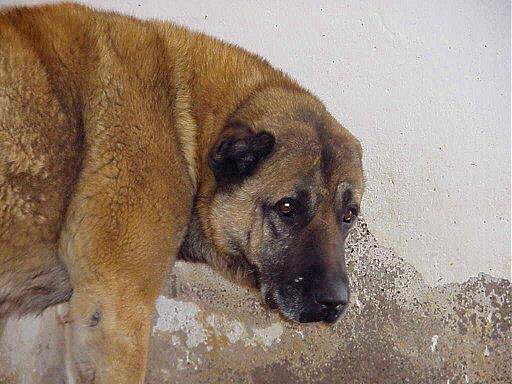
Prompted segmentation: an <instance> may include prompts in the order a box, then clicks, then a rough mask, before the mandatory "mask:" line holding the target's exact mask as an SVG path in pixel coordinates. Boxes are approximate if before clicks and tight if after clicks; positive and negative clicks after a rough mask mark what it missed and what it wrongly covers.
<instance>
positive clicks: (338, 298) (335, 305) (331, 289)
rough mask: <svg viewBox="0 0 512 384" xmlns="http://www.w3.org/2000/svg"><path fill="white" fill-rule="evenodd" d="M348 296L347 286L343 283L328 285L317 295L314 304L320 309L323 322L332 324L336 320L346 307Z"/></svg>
mask: <svg viewBox="0 0 512 384" xmlns="http://www.w3.org/2000/svg"><path fill="white" fill-rule="evenodd" d="M348 296H349V293H348V288H347V285H346V284H345V283H343V282H337V283H335V284H329V285H328V286H327V287H326V288H325V289H324V290H323V291H321V292H319V293H317V295H316V302H317V303H318V304H320V306H321V307H322V312H323V315H324V319H323V320H324V321H325V322H327V323H334V322H335V321H336V320H337V319H338V317H339V316H340V315H341V314H342V313H343V312H344V311H345V309H346V307H347V304H348Z"/></svg>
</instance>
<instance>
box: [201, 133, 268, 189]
mask: <svg viewBox="0 0 512 384" xmlns="http://www.w3.org/2000/svg"><path fill="white" fill-rule="evenodd" d="M274 143H275V139H274V136H273V135H272V134H270V133H268V132H258V133H254V132H253V131H252V130H251V129H250V128H249V127H248V126H246V125H245V124H240V123H236V124H231V125H230V126H229V127H227V128H226V129H225V130H224V132H222V133H221V135H220V137H219V139H218V140H217V143H216V144H215V145H214V146H213V148H212V150H211V151H210V154H209V158H208V161H209V165H210V168H211V169H212V171H213V173H214V175H215V179H216V180H217V183H219V184H229V183H237V182H240V181H241V180H243V179H244V178H245V177H247V176H249V175H250V174H251V173H252V172H253V171H254V170H255V169H256V166H257V165H258V163H259V162H260V161H261V160H263V159H264V158H265V157H266V156H268V154H269V153H270V152H271V151H272V148H273V147H274Z"/></svg>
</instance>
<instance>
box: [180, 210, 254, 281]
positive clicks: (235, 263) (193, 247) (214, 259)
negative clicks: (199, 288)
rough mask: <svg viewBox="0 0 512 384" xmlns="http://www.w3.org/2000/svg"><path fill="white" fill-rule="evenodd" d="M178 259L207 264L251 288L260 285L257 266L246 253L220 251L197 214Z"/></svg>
mask: <svg viewBox="0 0 512 384" xmlns="http://www.w3.org/2000/svg"><path fill="white" fill-rule="evenodd" d="M178 260H183V261H187V262H193V263H204V264H207V265H209V266H210V267H212V268H213V269H214V270H216V271H217V272H219V273H221V274H222V275H223V276H224V277H225V278H227V279H228V280H230V281H233V282H235V283H237V284H240V285H244V286H248V287H250V288H257V287H258V281H257V280H258V277H257V270H256V268H255V267H254V266H253V265H251V264H250V263H249V262H248V261H247V259H246V258H245V257H244V255H235V254H233V255H228V254H221V253H219V252H218V251H217V250H216V249H215V247H214V245H213V244H212V243H211V242H210V241H209V240H208V239H207V237H206V236H205V234H204V231H203V229H202V228H201V224H200V223H199V220H198V218H197V216H196V215H195V214H194V215H193V216H192V220H191V222H190V225H189V228H188V231H187V235H186V236H185V239H184V240H183V243H182V245H181V248H180V251H179V253H178Z"/></svg>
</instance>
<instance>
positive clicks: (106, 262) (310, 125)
mask: <svg viewBox="0 0 512 384" xmlns="http://www.w3.org/2000/svg"><path fill="white" fill-rule="evenodd" d="M0 36H1V38H0V317H2V316H7V315H8V314H11V313H18V314H21V315H23V314H26V313H29V312H34V311H35V312H40V311H42V310H43V309H45V308H47V307H48V306H50V305H53V304H56V303H60V302H64V301H68V300H70V302H69V306H70V312H69V314H68V316H67V317H68V319H69V323H68V324H69V325H68V327H69V340H68V343H69V345H70V348H71V349H70V351H68V353H69V355H70V356H71V358H72V361H71V363H72V364H71V368H72V369H71V370H70V372H71V375H72V376H73V377H70V380H71V381H72V380H74V381H75V382H96V383H141V382H142V381H143V379H144V372H145V367H146V355H147V350H148V338H149V331H150V325H151V317H152V314H153V306H154V302H155V299H156V297H157V295H158V294H159V291H160V288H161V286H162V282H163V280H164V278H165V276H166V272H167V271H168V268H169V266H171V265H172V264H173V262H174V260H175V259H176V258H177V257H181V258H182V259H185V260H191V261H198V262H206V263H208V264H210V265H212V266H213V267H214V268H216V269H217V270H219V271H220V272H222V273H224V274H226V275H229V276H230V277H232V278H235V279H236V280H237V281H239V282H241V283H246V284H249V285H252V286H254V287H256V288H258V289H260V290H261V292H262V294H263V296H264V298H265V299H266V301H267V302H268V303H269V304H270V306H273V307H277V308H279V310H280V311H281V313H282V314H283V315H284V316H285V317H287V318H289V319H292V320H296V321H302V322H307V321H324V322H334V321H336V320H337V319H338V317H339V316H340V314H341V313H342V312H343V311H344V309H345V307H346V305H347V303H348V300H349V297H348V296H349V295H348V281H347V277H346V273H345V262H344V256H343V248H344V242H345V238H346V236H347V234H348V231H349V229H350V228H351V226H352V225H353V223H354V221H355V218H356V216H357V214H358V210H359V204H360V200H361V196H362V193H363V176H362V167H361V147H360V145H359V143H358V141H357V140H356V139H355V138H354V137H353V136H352V135H351V134H350V133H349V132H348V131H347V130H346V129H344V128H343V127H342V126H341V125H340V124H339V123H337V122H336V121H335V120H334V118H333V117H332V116H331V115H330V114H329V113H328V112H327V111H326V109H325V108H324V106H323V105H322V104H321V103H320V102H319V101H318V100H317V99H316V98H315V97H314V96H312V95H311V94H310V93H309V92H307V91H306V90H304V89H303V88H301V87H300V86H299V85H298V84H297V83H295V82H294V81H293V80H292V79H290V78H289V77H288V76H286V75H285V74H283V73H281V72H280V71H277V70H275V69H273V68H272V67H271V66H270V65H269V64H268V63H266V62H265V61H264V60H262V59H261V58H259V57H257V56H255V55H252V54H249V53H247V52H245V51H243V50H241V49H239V48H236V47H234V46H231V45H228V44H225V43H222V42H220V41H218V40H215V39H213V38H210V37H207V36H204V35H202V34H198V33H192V32H190V31H188V30H186V29H184V28H179V27H176V26H174V25H172V24H169V23H163V22H155V21H140V20H136V19H133V18H129V17H125V16H120V15H117V14H114V13H104V12H97V11H94V10H91V9H89V8H86V7H83V6H78V5H69V4H67V5H66V4H64V5H58V6H42V7H37V8H18V9H6V10H3V11H2V12H1V13H0Z"/></svg>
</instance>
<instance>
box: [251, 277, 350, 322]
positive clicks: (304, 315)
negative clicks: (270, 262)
mask: <svg viewBox="0 0 512 384" xmlns="http://www.w3.org/2000/svg"><path fill="white" fill-rule="evenodd" d="M258 281H259V290H260V293H261V296H262V298H263V301H264V302H265V304H266V306H267V307H268V308H269V309H271V310H278V311H279V313H280V314H281V315H282V316H283V317H284V318H285V319H287V320H289V321H292V322H298V323H314V322H323V323H326V324H334V323H336V322H337V321H338V320H339V319H340V318H341V317H342V316H343V315H344V314H345V313H346V310H347V308H348V305H345V306H338V307H329V306H325V305H322V304H320V303H318V302H316V301H315V300H312V299H311V298H310V297H304V296H303V295H301V294H300V293H299V292H283V289H279V288H277V287H272V286H271V285H267V284H265V283H264V282H262V280H261V275H260V277H259V279H258ZM285 291H286V289H285Z"/></svg>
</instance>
